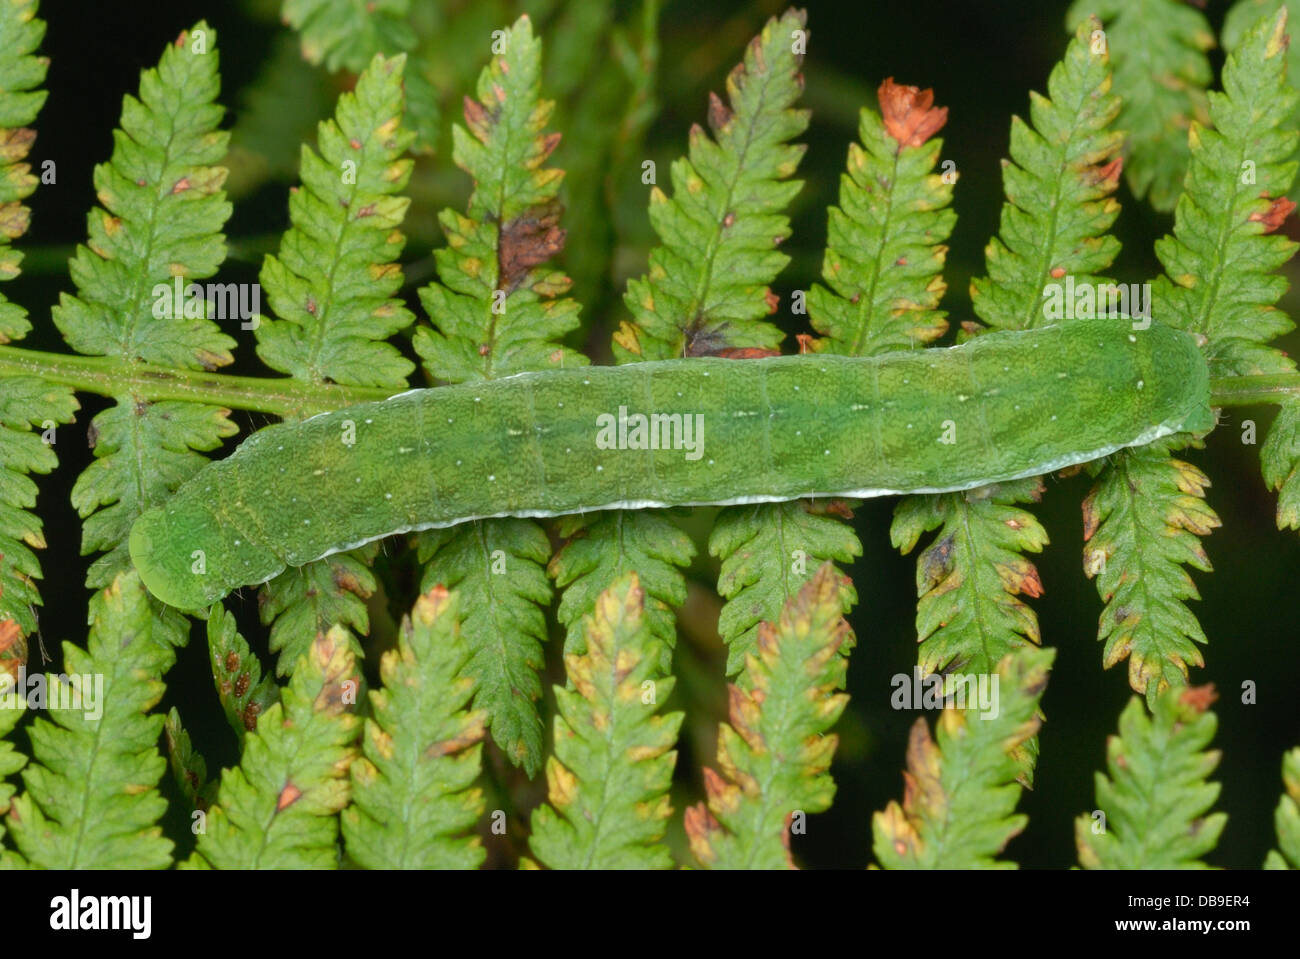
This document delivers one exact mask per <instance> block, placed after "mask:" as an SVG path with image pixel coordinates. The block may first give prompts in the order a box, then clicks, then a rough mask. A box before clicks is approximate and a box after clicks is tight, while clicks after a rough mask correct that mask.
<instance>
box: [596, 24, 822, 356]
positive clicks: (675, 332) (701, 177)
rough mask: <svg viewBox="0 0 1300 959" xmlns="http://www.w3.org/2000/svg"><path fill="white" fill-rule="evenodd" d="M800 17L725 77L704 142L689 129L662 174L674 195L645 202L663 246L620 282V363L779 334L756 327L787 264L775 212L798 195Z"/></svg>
mask: <svg viewBox="0 0 1300 959" xmlns="http://www.w3.org/2000/svg"><path fill="white" fill-rule="evenodd" d="M806 23H807V16H806V15H805V14H804V12H803V11H801V10H793V9H791V10H788V11H787V12H786V13H785V14H783V15H782V16H781V17H780V18H776V17H773V18H772V19H771V20H769V21H768V22H767V25H766V26H764V27H763V32H762V33H761V34H759V36H757V37H755V38H754V40H753V41H752V42H751V43H750V45H749V47H748V48H747V49H746V51H745V58H744V61H743V62H742V63H740V64H739V65H737V66H736V68H735V69H734V70H732V72H731V75H730V76H728V77H727V98H728V103H726V104H724V103H723V102H722V100H721V99H720V98H719V97H717V96H716V95H710V101H709V128H710V129H711V130H712V131H713V137H714V138H713V139H711V138H710V137H709V136H708V135H707V134H706V133H705V132H704V130H703V129H701V128H700V127H699V126H698V125H697V126H694V127H692V128H691V136H690V155H689V157H683V158H680V159H678V160H676V161H675V162H674V163H673V165H672V181H673V196H672V198H671V199H670V198H669V197H668V196H666V195H665V194H664V192H663V191H662V190H660V189H659V188H658V187H655V188H654V189H653V190H651V192H650V222H651V224H652V225H653V226H654V229H655V232H656V233H658V234H659V237H660V239H661V240H662V241H663V245H662V246H658V247H655V249H654V250H652V251H651V253H650V272H649V273H648V274H647V275H646V276H643V277H641V279H639V280H631V281H629V283H628V288H627V294H626V296H625V297H624V301H625V302H626V303H627V307H628V309H629V310H631V312H632V317H633V318H632V320H631V321H630V322H627V321H625V322H624V323H623V324H622V325H621V327H620V329H619V331H618V333H616V334H615V336H614V355H615V357H616V358H617V359H618V361H619V362H621V363H626V362H634V361H638V360H663V359H671V358H674V357H679V356H700V355H704V354H709V353H717V352H719V351H721V350H724V349H726V348H728V347H774V346H776V344H777V343H779V342H780V341H781V336H782V334H781V331H780V330H779V329H778V328H777V327H776V326H775V325H774V324H772V323H769V322H767V321H765V320H763V319H762V318H763V317H765V316H767V315H768V314H770V313H771V312H772V311H773V310H774V308H775V306H774V302H773V295H772V291H771V290H770V289H769V288H768V284H769V283H771V282H772V280H773V279H775V278H776V275H777V274H778V273H780V272H781V270H782V268H783V267H784V266H785V265H786V263H788V262H789V259H790V258H789V257H788V256H786V255H785V254H784V253H780V252H778V251H777V249H776V248H777V246H778V245H779V244H780V243H781V241H782V240H784V239H786V237H788V236H789V235H790V224H789V220H788V219H787V218H786V217H785V216H784V215H783V214H782V213H781V211H782V210H784V209H785V207H786V206H787V205H788V204H789V203H790V201H791V200H792V199H793V198H794V196H795V194H797V193H798V192H799V190H800V188H801V187H802V186H803V184H802V182H801V181H798V180H789V179H788V178H789V177H790V175H791V174H793V173H794V171H795V169H796V168H797V167H798V165H799V161H800V160H801V159H802V158H803V154H804V147H803V146H802V145H798V144H792V143H790V142H789V141H790V140H791V139H793V138H794V137H796V136H799V135H800V134H801V133H803V132H804V130H805V129H807V127H808V111H806V110H796V109H793V105H794V103H795V101H796V100H797V99H798V98H799V95H800V94H801V93H802V92H803V75H802V74H801V73H800V63H801V62H802V59H803V58H802V55H801V54H796V53H794V52H793V50H794V48H795V43H794V39H795V31H803V30H804V25H805V24H806Z"/></svg>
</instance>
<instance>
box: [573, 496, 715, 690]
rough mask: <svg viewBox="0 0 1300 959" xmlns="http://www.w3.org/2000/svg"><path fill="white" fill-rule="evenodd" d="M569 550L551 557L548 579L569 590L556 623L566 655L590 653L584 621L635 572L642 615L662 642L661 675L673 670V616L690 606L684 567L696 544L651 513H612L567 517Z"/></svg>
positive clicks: (659, 669)
mask: <svg viewBox="0 0 1300 959" xmlns="http://www.w3.org/2000/svg"><path fill="white" fill-rule="evenodd" d="M558 532H559V535H560V536H561V537H563V538H564V541H565V542H564V545H563V546H562V547H560V549H559V551H558V552H556V554H555V555H554V556H552V557H551V562H550V564H549V566H548V567H547V574H548V575H549V576H550V577H551V578H552V579H554V580H555V585H556V586H558V587H559V588H560V589H562V590H564V595H563V597H562V598H561V599H560V606H559V609H558V610H557V611H556V618H557V619H559V621H560V623H561V624H562V625H563V626H564V627H565V629H566V633H565V638H564V652H565V655H573V656H581V655H582V654H583V653H585V652H587V636H586V628H585V626H584V620H585V618H586V617H587V616H588V615H590V613H591V611H592V610H593V609H595V607H596V598H597V597H598V596H599V595H600V593H601V592H602V591H603V589H604V587H605V584H606V583H609V582H611V581H612V580H614V579H618V578H620V577H622V576H623V575H624V574H626V573H629V572H634V573H636V575H637V583H638V586H639V588H640V590H641V592H642V594H643V606H644V609H643V615H644V618H645V624H646V628H647V629H648V630H649V631H650V635H651V636H653V637H654V638H655V639H656V640H658V643H659V645H658V651H659V654H660V656H661V657H662V661H661V662H660V663H659V665H658V667H657V668H658V671H659V672H660V673H661V674H665V675H666V674H668V673H669V672H670V671H671V670H672V658H673V648H674V646H676V644H677V621H676V616H675V615H674V610H675V609H676V608H677V607H678V606H680V605H681V604H682V603H684V602H686V581H685V580H684V579H683V578H682V574H681V569H680V567H684V566H686V565H687V564H688V563H690V561H691V558H692V557H693V556H694V555H695V544H694V543H693V542H691V538H690V537H689V536H687V535H686V534H685V533H684V532H682V531H681V530H680V529H679V528H678V527H677V526H676V525H675V524H674V523H673V522H672V521H671V520H669V519H667V518H665V517H664V516H663V515H662V514H660V513H657V512H652V511H649V510H607V511H604V512H600V513H592V514H589V515H585V516H584V515H581V514H575V515H573V516H565V517H562V518H561V519H560V521H559V524H558Z"/></svg>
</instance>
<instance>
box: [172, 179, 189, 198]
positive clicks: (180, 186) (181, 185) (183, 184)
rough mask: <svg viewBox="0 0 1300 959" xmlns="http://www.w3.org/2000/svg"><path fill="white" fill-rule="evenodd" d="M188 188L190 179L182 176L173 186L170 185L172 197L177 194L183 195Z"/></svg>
mask: <svg viewBox="0 0 1300 959" xmlns="http://www.w3.org/2000/svg"><path fill="white" fill-rule="evenodd" d="M189 188H190V178H189V177H187V176H183V177H181V178H180V179H179V180H177V181H176V182H175V183H174V184H172V195H173V196H174V195H175V194H177V193H184V192H185V191H186V190H188V189H189Z"/></svg>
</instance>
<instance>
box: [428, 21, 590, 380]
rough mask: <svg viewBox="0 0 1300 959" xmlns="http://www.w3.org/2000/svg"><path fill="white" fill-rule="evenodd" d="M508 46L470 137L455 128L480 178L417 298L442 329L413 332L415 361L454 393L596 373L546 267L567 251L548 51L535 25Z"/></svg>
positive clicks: (560, 287)
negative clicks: (545, 92) (576, 370)
mask: <svg viewBox="0 0 1300 959" xmlns="http://www.w3.org/2000/svg"><path fill="white" fill-rule="evenodd" d="M502 42H504V43H505V53H504V54H503V55H501V56H500V57H498V58H496V59H494V60H493V61H492V62H491V63H490V64H489V65H488V66H487V67H486V68H484V70H483V71H482V73H480V75H479V79H478V87H477V91H476V92H477V99H474V98H471V97H466V98H465V123H466V126H467V127H468V129H466V128H465V127H462V126H460V125H459V124H457V125H456V126H455V127H454V128H453V133H454V140H455V148H454V150H453V154H452V156H453V159H455V161H456V165H457V166H459V167H460V168H461V169H462V170H464V171H465V172H466V173H468V174H469V175H470V176H472V177H473V178H474V192H473V194H472V195H471V197H470V200H469V209H468V210H467V213H466V214H465V215H462V214H460V213H457V212H455V211H453V210H444V211H443V213H442V215H441V216H440V217H439V220H440V222H441V223H442V226H443V229H444V230H445V231H446V233H447V240H448V244H449V245H448V246H447V247H444V248H443V249H440V250H438V251H436V252H435V254H434V258H435V261H436V263H437V266H438V275H439V278H440V280H441V282H434V283H430V284H428V285H427V286H425V287H423V288H421V290H420V300H421V302H422V303H423V304H424V308H425V310H426V311H427V312H428V314H429V316H431V317H433V318H434V319H435V322H436V324H437V329H430V328H428V327H420V328H419V329H418V330H416V333H415V339H414V345H415V349H416V351H417V352H418V353H419V354H420V356H421V357H423V359H424V365H425V368H426V369H427V370H428V372H429V374H430V375H431V376H433V377H434V378H435V379H437V380H442V381H446V382H449V383H464V382H467V381H471V380H488V379H496V378H499V377H502V376H509V375H510V374H512V373H519V372H522V371H525V370H538V369H550V368H555V367H562V366H573V365H575V364H583V363H586V362H587V361H586V358H585V357H583V356H582V354H580V353H577V352H576V351H574V350H571V349H568V348H567V347H564V346H562V345H561V344H560V343H559V339H560V337H562V336H563V335H564V334H566V333H568V332H569V331H570V330H573V329H575V328H576V327H577V325H578V310H579V307H578V304H577V302H576V301H574V300H572V299H570V298H569V297H565V296H563V294H564V293H565V292H567V291H568V289H569V278H568V277H566V276H565V275H564V274H563V273H561V272H560V271H558V270H554V269H551V268H550V267H548V266H546V263H547V261H548V260H550V259H551V258H552V257H553V256H555V255H556V254H558V253H559V252H560V251H561V250H562V249H563V246H564V237H565V233H564V231H563V230H562V229H560V227H559V213H560V209H559V205H558V202H557V196H558V193H559V188H560V183H561V181H562V180H563V178H564V172H563V171H562V170H557V169H555V168H553V167H548V166H546V165H545V163H546V160H547V158H548V157H549V156H550V155H551V153H552V152H553V151H554V150H555V147H556V146H557V145H558V144H559V142H560V135H559V134H558V133H546V132H544V131H545V129H546V125H547V122H548V120H549V119H550V116H551V113H552V111H553V110H554V107H555V104H554V103H553V102H552V101H550V100H543V99H541V69H542V66H541V57H542V42H541V40H539V39H537V38H535V37H534V36H533V28H532V21H530V20H529V19H528V17H527V16H523V17H520V18H519V20H518V21H516V23H515V24H514V26H513V27H511V28H510V30H509V31H507V33H506V36H505V37H504V39H503V41H502Z"/></svg>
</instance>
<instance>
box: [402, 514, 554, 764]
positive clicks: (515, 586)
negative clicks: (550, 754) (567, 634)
mask: <svg viewBox="0 0 1300 959" xmlns="http://www.w3.org/2000/svg"><path fill="white" fill-rule="evenodd" d="M419 543H420V546H419V554H418V555H419V560H420V562H421V563H422V564H424V566H425V570H424V579H423V580H422V581H421V583H420V590H421V591H422V592H428V591H429V590H430V589H432V588H433V587H434V586H436V585H439V584H441V585H443V586H446V587H447V588H448V589H454V590H455V591H456V592H457V593H459V594H460V597H461V605H460V613H459V615H460V617H461V619H460V629H461V634H462V635H463V636H464V637H465V640H466V642H468V644H469V646H470V648H471V650H472V651H473V652H472V654H471V656H470V660H469V665H468V667H467V668H468V673H467V675H469V676H472V677H473V678H474V680H475V681H476V686H475V689H474V705H475V707H476V708H479V709H486V710H487V712H488V716H489V717H490V722H489V728H490V729H491V731H492V739H493V740H494V741H495V742H496V744H497V745H498V746H500V747H501V749H502V750H503V751H504V752H505V754H506V755H507V756H508V757H510V761H511V762H513V763H514V764H515V765H517V766H523V767H524V771H525V772H527V773H528V775H529V776H530V777H531V776H533V775H534V774H536V772H537V770H538V769H540V768H541V765H542V720H541V717H540V716H539V715H538V714H537V700H538V699H540V698H541V695H542V679H541V670H542V667H543V665H544V659H543V656H542V643H544V642H546V615H545V612H544V610H545V609H546V607H547V606H548V605H549V604H550V601H551V583H550V580H548V579H547V578H546V561H547V560H548V559H550V556H551V542H550V540H549V539H548V538H547V536H546V532H545V530H543V529H542V527H541V526H539V525H538V524H537V523H535V522H533V521H532V520H526V519H499V520H482V521H478V522H474V523H466V524H463V525H461V526H457V527H451V528H449V529H440V530H430V531H429V532H427V533H424V534H422V535H421V536H420V538H419Z"/></svg>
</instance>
